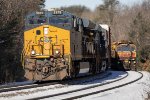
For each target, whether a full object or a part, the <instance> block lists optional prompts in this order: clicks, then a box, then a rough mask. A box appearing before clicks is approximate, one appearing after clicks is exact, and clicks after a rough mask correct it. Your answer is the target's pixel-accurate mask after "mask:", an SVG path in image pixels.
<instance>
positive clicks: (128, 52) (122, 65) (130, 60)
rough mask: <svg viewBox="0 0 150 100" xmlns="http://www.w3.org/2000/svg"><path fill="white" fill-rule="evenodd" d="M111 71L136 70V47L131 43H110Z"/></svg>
mask: <svg viewBox="0 0 150 100" xmlns="http://www.w3.org/2000/svg"><path fill="white" fill-rule="evenodd" d="M111 53H112V69H117V70H136V46H135V45H134V44H133V42H131V41H127V40H122V41H120V42H113V43H112V51H111Z"/></svg>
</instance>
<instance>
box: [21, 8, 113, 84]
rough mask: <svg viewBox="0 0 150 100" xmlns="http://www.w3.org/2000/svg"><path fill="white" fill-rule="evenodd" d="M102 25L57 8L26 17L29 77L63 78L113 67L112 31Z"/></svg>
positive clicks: (25, 64)
mask: <svg viewBox="0 0 150 100" xmlns="http://www.w3.org/2000/svg"><path fill="white" fill-rule="evenodd" d="M102 30H103V28H102V27H101V25H99V24H96V23H94V22H92V21H90V20H88V19H84V18H79V17H77V16H75V15H73V14H71V13H69V12H66V11H63V10H59V9H54V10H51V11H49V10H43V11H37V12H32V13H30V14H28V15H27V17H26V19H25V31H24V48H23V50H22V65H23V68H24V71H25V78H27V79H28V80H35V81H46V80H63V79H66V78H74V77H78V76H79V75H81V74H96V73H100V72H102V71H105V70H106V69H107V67H108V66H110V57H111V55H110V50H111V43H110V33H109V32H106V30H105V31H102Z"/></svg>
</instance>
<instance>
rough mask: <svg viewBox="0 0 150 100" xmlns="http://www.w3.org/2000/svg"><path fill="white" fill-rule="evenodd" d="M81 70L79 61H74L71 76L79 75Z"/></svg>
mask: <svg viewBox="0 0 150 100" xmlns="http://www.w3.org/2000/svg"><path fill="white" fill-rule="evenodd" d="M79 71H80V64H79V63H78V62H72V69H71V78H75V77H77V75H78V74H79Z"/></svg>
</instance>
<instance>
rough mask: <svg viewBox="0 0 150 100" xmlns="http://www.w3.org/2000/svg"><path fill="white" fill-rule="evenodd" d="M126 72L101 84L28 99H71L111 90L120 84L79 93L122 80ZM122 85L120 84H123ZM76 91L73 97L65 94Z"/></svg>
mask: <svg viewBox="0 0 150 100" xmlns="http://www.w3.org/2000/svg"><path fill="white" fill-rule="evenodd" d="M128 75H129V74H128V73H127V72H126V75H125V76H124V77H122V78H119V79H116V80H114V81H110V82H106V83H101V84H96V85H92V86H89V87H84V88H80V89H76V90H72V91H67V92H63V93H57V94H52V95H48V96H43V97H38V98H32V99H29V100H37V99H46V98H48V99H57V97H60V98H59V99H62V98H61V97H62V96H64V97H67V98H65V99H64V100H71V99H78V98H82V97H84V96H88V95H92V94H95V93H99V92H104V91H108V90H111V89H115V88H118V87H121V86H118V87H112V88H109V89H105V90H101V91H95V92H90V93H87V94H81V93H84V92H81V91H84V90H85V91H88V90H89V91H90V89H93V88H97V87H102V86H105V85H109V84H111V83H115V82H117V81H120V80H123V79H125V78H127V77H128ZM137 80H139V79H136V80H134V81H132V82H129V83H126V84H124V85H127V84H130V83H133V82H135V81H137ZM124 85H122V86H124ZM77 92H80V93H79V94H80V95H79V94H78V95H77V96H73V97H68V96H67V95H69V94H76V93H77Z"/></svg>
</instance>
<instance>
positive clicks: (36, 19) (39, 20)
mask: <svg viewBox="0 0 150 100" xmlns="http://www.w3.org/2000/svg"><path fill="white" fill-rule="evenodd" d="M28 21H29V22H28V23H29V24H35V25H38V24H44V23H46V22H47V18H46V17H45V16H30V17H29V18H28Z"/></svg>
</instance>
